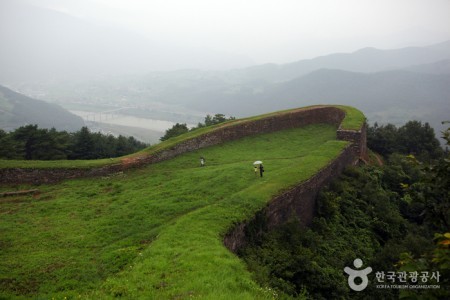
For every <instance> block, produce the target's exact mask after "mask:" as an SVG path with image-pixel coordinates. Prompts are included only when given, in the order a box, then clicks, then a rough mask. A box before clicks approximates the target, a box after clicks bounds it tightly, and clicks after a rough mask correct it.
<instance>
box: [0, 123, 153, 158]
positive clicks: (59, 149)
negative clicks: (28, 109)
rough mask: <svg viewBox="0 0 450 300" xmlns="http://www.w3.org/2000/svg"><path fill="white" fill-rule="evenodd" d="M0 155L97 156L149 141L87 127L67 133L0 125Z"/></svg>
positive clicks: (139, 146)
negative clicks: (13, 128)
mask: <svg viewBox="0 0 450 300" xmlns="http://www.w3.org/2000/svg"><path fill="white" fill-rule="evenodd" d="M0 145H1V148H0V159H18V160H22V159H25V160H60V159H98V158H110V157H118V156H122V155H127V154H130V153H133V152H136V151H138V150H141V149H143V148H145V147H147V146H148V145H147V144H145V143H142V142H140V141H138V140H136V139H135V138H133V137H124V136H119V137H114V136H112V135H104V134H101V133H99V132H90V131H89V129H88V128H87V127H82V128H81V129H80V130H79V131H77V132H74V133H69V132H67V131H57V130H56V129H54V128H53V129H50V130H49V129H42V128H38V126H37V125H27V126H22V127H20V128H17V129H16V130H14V131H11V132H9V133H7V132H5V131H3V130H1V129H0Z"/></svg>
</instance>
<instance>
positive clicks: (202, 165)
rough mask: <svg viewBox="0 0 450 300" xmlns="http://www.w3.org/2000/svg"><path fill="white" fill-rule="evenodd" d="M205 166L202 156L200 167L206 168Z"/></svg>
mask: <svg viewBox="0 0 450 300" xmlns="http://www.w3.org/2000/svg"><path fill="white" fill-rule="evenodd" d="M204 166H205V158H204V157H203V156H202V157H200V167H204Z"/></svg>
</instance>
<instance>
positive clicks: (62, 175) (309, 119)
mask: <svg viewBox="0 0 450 300" xmlns="http://www.w3.org/2000/svg"><path fill="white" fill-rule="evenodd" d="M344 117H345V113H344V111H343V110H341V109H339V108H336V107H332V106H316V107H311V108H305V109H298V110H291V111H288V112H280V113H279V114H275V115H270V116H268V117H265V118H261V119H257V120H249V121H236V122H235V123H233V124H229V125H225V126H222V127H218V128H216V129H215V130H213V131H210V132H208V133H205V134H203V135H201V136H198V137H195V138H192V139H189V140H186V141H183V142H181V143H179V144H176V145H174V146H173V147H171V148H167V149H163V150H160V151H159V152H156V153H153V154H149V155H146V156H141V157H138V158H135V159H133V160H132V161H130V162H126V163H125V160H124V162H123V163H120V164H115V165H107V166H104V167H97V168H89V169H77V168H74V169H61V168H55V169H31V168H10V169H8V168H6V169H0V183H9V184H18V183H32V184H41V183H54V182H59V181H61V180H64V179H72V178H80V177H94V176H105V175H108V174H111V173H116V172H121V171H126V170H128V169H130V168H136V167H140V166H143V165H146V164H150V163H155V162H160V161H163V160H167V159H170V158H173V157H176V156H178V155H180V154H183V153H186V152H189V151H194V150H197V149H201V148H205V147H209V146H214V145H218V144H221V143H224V142H227V141H232V140H237V139H240V138H243V137H246V136H251V135H255V134H259V133H269V132H275V131H278V130H283V129H289V128H297V127H303V126H306V125H310V124H316V123H326V124H332V125H335V126H339V124H340V123H341V122H342V120H343V119H344ZM337 138H338V139H341V140H347V141H350V142H352V146H351V150H348V151H350V152H351V153H352V157H353V159H357V158H358V157H360V156H364V155H365V150H366V149H365V147H366V146H365V127H364V126H363V128H361V130H359V131H348V130H341V129H338V130H337Z"/></svg>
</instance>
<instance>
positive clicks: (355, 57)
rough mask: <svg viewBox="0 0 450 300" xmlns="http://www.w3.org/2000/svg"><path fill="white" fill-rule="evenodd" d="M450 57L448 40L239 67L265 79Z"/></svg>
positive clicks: (379, 68) (367, 69)
mask: <svg viewBox="0 0 450 300" xmlns="http://www.w3.org/2000/svg"><path fill="white" fill-rule="evenodd" d="M448 59H450V40H449V41H445V42H442V43H438V44H435V45H431V46H426V47H407V48H401V49H392V50H380V49H376V48H372V47H367V48H363V49H360V50H357V51H355V52H352V53H336V54H330V55H326V56H319V57H316V58H313V59H305V60H299V61H297V62H292V63H288V64H283V65H276V64H266V65H260V66H255V67H249V68H246V69H243V70H241V72H242V73H244V74H245V75H246V76H248V77H249V78H252V79H255V78H260V79H264V80H267V81H269V82H280V81H288V80H291V79H294V78H296V77H299V76H302V75H305V74H308V73H310V72H313V71H315V70H319V69H339V70H344V71H352V72H362V73H373V72H381V71H387V70H395V69H403V68H407V67H410V66H412V65H422V64H430V63H435V62H437V61H445V60H448Z"/></svg>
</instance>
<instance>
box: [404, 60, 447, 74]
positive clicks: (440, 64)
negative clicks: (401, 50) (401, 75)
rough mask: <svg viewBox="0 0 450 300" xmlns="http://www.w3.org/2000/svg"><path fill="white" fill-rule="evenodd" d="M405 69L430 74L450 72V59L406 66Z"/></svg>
mask: <svg viewBox="0 0 450 300" xmlns="http://www.w3.org/2000/svg"><path fill="white" fill-rule="evenodd" d="M405 70H408V71H413V72H419V73H428V74H450V59H445V60H441V61H437V62H434V63H431V64H423V65H415V66H410V67H408V68H405Z"/></svg>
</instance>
